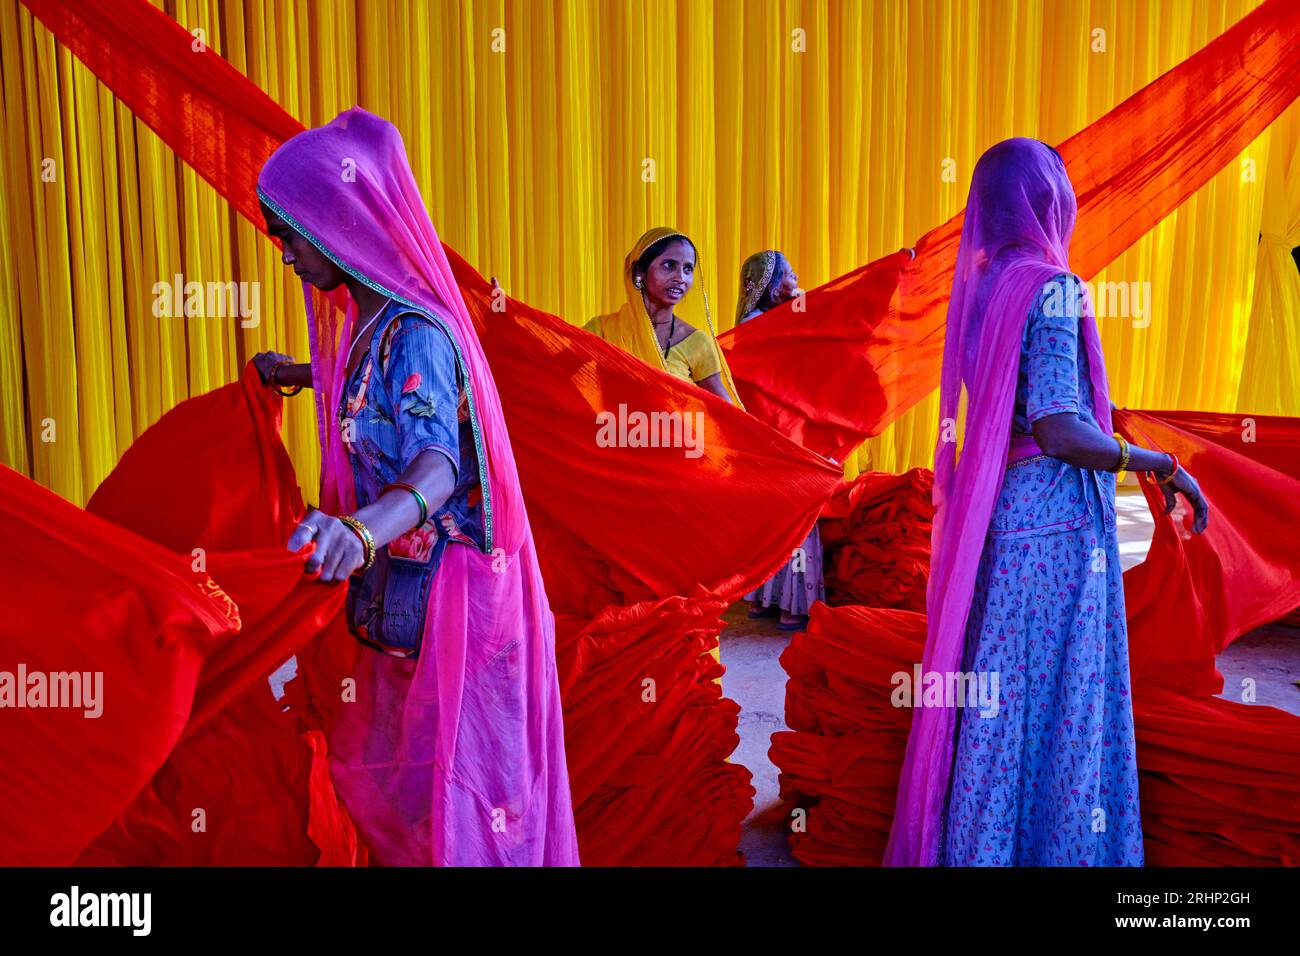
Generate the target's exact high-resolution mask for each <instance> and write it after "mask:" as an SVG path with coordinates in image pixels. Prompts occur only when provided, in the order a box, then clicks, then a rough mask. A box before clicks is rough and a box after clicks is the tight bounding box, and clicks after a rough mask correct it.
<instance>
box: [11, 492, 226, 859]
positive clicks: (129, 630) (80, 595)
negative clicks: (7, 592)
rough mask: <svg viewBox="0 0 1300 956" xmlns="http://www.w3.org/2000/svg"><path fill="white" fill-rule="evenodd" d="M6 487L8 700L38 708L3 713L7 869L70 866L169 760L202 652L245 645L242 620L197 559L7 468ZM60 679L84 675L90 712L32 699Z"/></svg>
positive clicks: (52, 698)
mask: <svg viewBox="0 0 1300 956" xmlns="http://www.w3.org/2000/svg"><path fill="white" fill-rule="evenodd" d="M0 488H2V489H3V493H2V494H0V501H2V502H3V503H2V504H0V535H3V537H4V540H5V541H6V542H7V544H8V545H9V546H8V547H6V548H5V549H4V554H3V556H0V576H3V578H4V579H5V580H6V581H8V582H10V584H11V588H12V593H13V596H14V600H12V601H10V602H9V606H8V607H7V609H6V612H5V614H4V617H3V623H0V648H2V651H0V701H3V703H4V706H5V707H6V708H10V707H16V706H17V704H18V699H17V695H21V696H22V698H23V703H24V705H29V704H31V703H41V704H43V706H36V707H33V706H23V707H22V708H21V709H14V710H8V709H6V711H5V732H4V733H3V734H0V764H3V766H4V768H5V772H4V773H3V774H0V820H3V821H4V826H3V827H0V865H4V866H15V865H24V864H26V865H31V864H40V865H51V864H55V865H57V864H67V863H69V862H71V860H72V859H73V857H75V856H76V855H77V853H78V852H79V851H80V850H81V848H82V847H83V846H85V844H86V843H88V842H89V841H90V840H91V838H93V837H94V836H95V835H96V834H97V833H99V832H100V831H101V830H103V829H104V828H105V827H106V826H108V825H109V823H111V822H112V820H113V818H114V816H115V815H116V813H117V810H118V809H119V808H120V807H122V806H124V805H125V804H126V803H127V802H128V801H129V800H130V799H131V797H132V796H133V795H134V794H135V793H136V791H138V790H139V789H140V788H141V787H142V786H144V784H145V783H146V782H147V781H148V780H149V778H150V777H151V776H152V775H153V773H154V772H155V771H156V770H157V769H158V768H159V766H161V765H162V763H163V761H165V760H166V759H167V755H168V754H169V753H170V752H171V750H172V748H173V747H174V746H175V744H176V742H177V741H178V740H179V739H180V737H181V734H182V732H183V731H184V729H185V727H186V725H187V722H188V721H189V719H190V712H191V703H192V701H193V698H194V694H195V689H196V687H197V686H198V685H199V684H200V682H201V678H200V672H201V669H202V667H203V662H204V658H205V655H207V654H210V653H211V652H212V649H213V647H214V646H216V645H219V644H221V643H222V642H225V641H228V640H230V639H231V638H232V637H233V636H234V635H235V634H236V632H237V631H238V630H239V626H240V621H239V612H238V609H237V608H236V607H235V604H234V602H233V601H232V600H231V599H230V597H229V596H228V595H227V594H225V593H224V592H223V591H222V590H221V588H220V587H219V586H218V585H217V584H216V583H215V582H214V581H213V580H212V579H211V577H209V576H208V575H207V574H205V573H201V572H196V571H194V570H192V569H191V562H190V559H189V558H188V557H180V556H177V555H174V554H171V553H169V552H168V551H167V550H166V549H164V548H162V547H160V546H159V545H157V544H154V543H152V542H150V541H147V540H145V539H144V538H141V537H140V536H138V535H136V534H132V533H130V532H126V531H124V530H122V529H121V528H118V527H116V526H114V525H112V524H110V523H109V522H107V521H104V520H103V519H102V518H97V517H95V516H94V515H88V514H86V513H85V512H83V511H82V510H81V509H79V508H76V507H74V506H73V505H71V504H69V503H68V502H66V501H64V500H63V499H62V498H60V497H58V496H57V495H55V494H54V493H53V492H50V491H47V490H46V489H44V488H42V487H40V486H39V485H37V484H36V483H35V482H33V481H31V480H30V479H28V478H24V477H23V476H21V475H19V474H18V473H17V472H14V471H12V470H10V469H8V468H0ZM20 668H24V669H25V670H26V675H25V676H26V679H21V678H20ZM58 673H69V674H72V673H75V674H76V675H78V678H80V677H81V676H82V675H88V677H87V679H86V680H85V682H84V685H83V683H82V682H81V680H79V681H78V684H77V686H78V687H82V686H84V687H85V689H86V690H89V691H90V693H91V695H92V696H94V697H95V698H96V701H94V702H92V701H89V700H87V698H86V697H85V696H82V695H81V694H80V691H78V700H79V702H80V705H81V706H72V707H50V706H44V705H48V704H50V703H56V702H59V701H63V702H74V699H73V698H72V697H71V695H70V694H68V695H64V694H57V695H56V694H49V695H42V696H41V697H36V696H34V694H35V692H36V691H37V688H38V686H39V684H40V681H39V680H38V681H36V682H34V683H33V682H32V677H33V675H37V674H40V675H45V678H46V679H48V680H49V681H50V685H51V688H53V684H54V680H55V678H54V677H53V675H54V674H58ZM95 674H98V675H100V676H99V686H98V691H96V690H95V677H94V675H95ZM6 685H7V687H6ZM64 686H65V687H69V685H67V684H64ZM96 709H98V710H99V711H100V713H99V716H87V713H94V711H95V710H96Z"/></svg>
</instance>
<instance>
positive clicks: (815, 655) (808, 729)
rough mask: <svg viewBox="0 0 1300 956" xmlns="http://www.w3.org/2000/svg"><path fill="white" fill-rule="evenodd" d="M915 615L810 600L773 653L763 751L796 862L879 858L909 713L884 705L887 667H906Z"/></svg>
mask: <svg viewBox="0 0 1300 956" xmlns="http://www.w3.org/2000/svg"><path fill="white" fill-rule="evenodd" d="M924 645H925V615H923V614H917V613H915V612H913V611H902V610H897V609H885V608H868V607H836V608H832V607H828V606H827V605H825V604H820V603H819V604H815V605H813V608H812V613H811V614H810V615H809V621H808V629H807V631H806V632H805V633H801V634H795V636H794V639H793V640H792V641H791V642H790V646H789V647H787V648H786V649H785V652H784V653H783V654H782V655H781V666H783V667H784V668H785V670H786V673H788V674H789V675H790V679H789V681H788V683H787V684H786V691H785V722H786V725H787V726H788V727H790V730H788V731H779V732H777V733H775V734H773V735H772V747H771V750H770V751H769V753H770V755H771V758H772V762H773V763H774V764H775V765H776V766H777V767H779V768H780V774H779V784H780V794H781V797H782V800H783V806H782V808H781V813H782V815H783V816H784V817H785V819H786V820H787V821H788V823H789V826H790V830H791V832H790V852H791V853H792V854H793V856H794V858H795V859H796V860H798V861H799V862H800V863H802V864H804V865H805V866H879V865H880V861H881V858H882V857H883V856H884V852H885V841H886V840H888V838H889V822H890V820H891V819H892V818H893V815H894V796H895V793H896V791H897V788H898V773H899V770H900V769H901V768H902V765H903V752H904V751H905V750H906V748H907V733H908V730H909V729H910V728H911V725H912V712H911V710H910V709H908V708H906V707H894V706H893V705H892V704H891V703H890V693H891V692H892V690H893V689H894V684H893V683H891V678H892V676H893V675H894V674H895V673H898V672H900V671H901V672H903V673H906V674H909V675H910V674H911V671H912V662H914V661H919V660H920V659H921V650H922V648H923V647H924Z"/></svg>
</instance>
